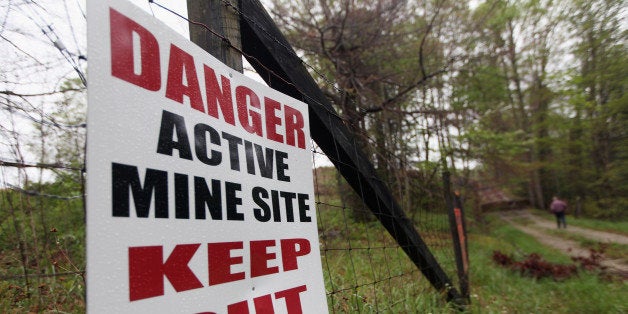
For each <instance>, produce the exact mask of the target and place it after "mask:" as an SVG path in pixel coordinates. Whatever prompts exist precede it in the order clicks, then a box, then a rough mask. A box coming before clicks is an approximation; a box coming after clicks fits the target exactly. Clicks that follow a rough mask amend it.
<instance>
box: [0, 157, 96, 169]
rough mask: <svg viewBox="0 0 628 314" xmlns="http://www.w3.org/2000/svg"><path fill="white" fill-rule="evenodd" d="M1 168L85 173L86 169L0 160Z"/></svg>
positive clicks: (57, 164) (59, 164) (56, 164)
mask: <svg viewBox="0 0 628 314" xmlns="http://www.w3.org/2000/svg"><path fill="white" fill-rule="evenodd" d="M0 167H15V168H41V169H63V170H76V171H84V170H85V168H84V167H80V168H79V167H74V166H70V165H64V164H61V163H55V164H47V163H38V162H22V161H18V160H13V161H9V160H1V159H0Z"/></svg>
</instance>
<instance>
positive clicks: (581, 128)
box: [0, 0, 628, 312]
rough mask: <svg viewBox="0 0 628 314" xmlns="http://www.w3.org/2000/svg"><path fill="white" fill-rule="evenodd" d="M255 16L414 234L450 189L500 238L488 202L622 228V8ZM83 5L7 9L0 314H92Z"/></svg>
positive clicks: (626, 188)
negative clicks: (565, 211)
mask: <svg viewBox="0 0 628 314" xmlns="http://www.w3.org/2000/svg"><path fill="white" fill-rule="evenodd" d="M131 2H134V3H135V4H137V5H138V6H142V7H143V8H144V9H146V11H147V12H148V13H149V14H152V15H153V16H156V18H157V19H160V18H161V19H163V20H164V21H165V22H166V23H170V22H168V21H171V20H168V19H166V18H163V16H166V15H168V14H170V13H169V12H164V11H165V10H163V6H160V5H156V4H155V3H157V4H158V3H160V2H163V3H166V2H167V1H148V2H147V1H140V0H136V1H131ZM153 2H154V3H153ZM223 2H226V0H223ZM262 3H263V4H264V6H265V7H266V10H267V11H268V12H269V14H270V15H271V17H272V18H273V20H274V21H275V23H276V24H277V25H278V26H279V28H280V29H281V31H282V32H283V34H284V35H285V36H286V37H287V39H288V40H289V41H290V44H291V45H292V47H293V49H294V50H295V52H296V53H297V54H298V55H299V56H300V57H301V58H302V60H303V64H304V65H305V67H306V68H307V69H308V71H309V72H310V74H311V75H312V77H313V78H314V79H315V80H316V82H317V84H318V85H319V87H320V88H321V90H322V91H323V92H324V94H325V96H326V97H327V98H328V99H329V100H330V102H331V103H332V104H333V106H334V108H335V110H336V112H337V115H338V116H339V117H340V118H341V119H342V121H343V123H344V125H346V126H347V127H348V129H349V130H350V132H351V135H352V136H353V140H354V141H356V142H357V145H358V147H359V148H361V149H362V151H363V152H364V153H365V154H366V156H367V157H368V159H369V161H370V162H371V163H372V165H373V167H374V169H375V170H376V172H377V174H378V176H379V178H380V179H381V181H382V182H384V183H385V184H386V186H387V187H388V189H390V190H391V192H392V194H393V195H394V197H395V198H396V200H397V202H398V203H399V204H401V205H402V207H403V208H404V210H405V211H406V214H407V215H408V216H409V217H410V218H411V219H412V220H413V221H415V222H417V225H420V219H421V217H423V216H422V215H424V213H425V212H428V213H429V212H433V211H434V208H439V207H444V206H445V205H444V203H445V201H444V200H443V188H444V187H443V182H442V181H443V180H444V177H443V175H442V173H444V172H447V173H451V180H452V181H451V182H452V185H453V187H454V189H455V190H459V191H461V194H462V195H463V199H464V205H465V208H466V209H467V210H468V212H469V213H470V216H469V219H470V220H471V221H470V225H471V228H472V230H474V228H478V229H475V231H478V230H480V231H483V232H485V231H486V229H485V227H482V225H483V224H485V223H486V221H488V222H489V223H486V226H489V225H490V226H493V227H494V225H495V223H494V222H493V219H494V217H493V218H491V217H492V216H490V215H491V213H487V212H486V211H485V210H483V208H484V207H483V206H482V205H483V202H484V201H483V196H482V191H485V190H490V189H498V190H500V191H501V192H503V193H504V194H507V195H508V196H509V199H510V200H517V204H523V205H518V206H524V207H530V208H535V209H539V210H542V211H545V212H547V210H549V204H550V202H551V200H552V197H553V196H559V197H561V198H563V199H565V200H566V201H567V202H568V204H569V208H570V210H573V212H570V214H574V215H577V216H579V217H582V218H584V219H592V220H600V221H607V222H613V221H614V222H623V221H626V218H628V211H627V209H628V198H627V195H628V136H627V132H628V128H626V125H628V95H627V88H628V49H627V47H626V43H627V42H628V21H627V18H628V7H627V6H626V4H625V2H624V1H622V0H590V1H583V0H524V1H515V0H485V1H479V0H478V1H449V0H420V1H407V0H300V1H288V0H273V1H262ZM60 4H61V5H60ZM85 6H86V4H85V1H69V0H63V1H48V0H42V1H26V0H25V1H21V2H17V1H11V0H2V1H0V21H1V23H0V24H1V25H0V52H2V55H3V59H2V61H0V62H1V63H2V72H1V73H0V263H1V264H2V265H3V267H2V271H1V273H0V299H1V300H2V301H0V309H5V310H7V311H9V310H12V311H15V312H19V311H22V310H24V309H27V308H30V310H32V311H35V312H38V311H47V310H50V311H52V310H53V309H56V310H59V309H61V308H62V309H64V311H67V312H82V311H84V310H85V298H84V289H85V277H84V270H85V210H86V208H85V184H86V181H87V180H88V178H89V173H86V172H85V156H86V142H87V141H88V140H89V139H87V138H86V133H87V132H86V130H87V128H88V127H89V121H87V116H86V115H87V114H86V112H87V108H88V106H89V104H88V103H87V93H88V92H89V90H88V88H87V86H88V85H89V81H88V79H87V74H88V72H89V62H88V60H89V55H87V49H86V42H87V41H88V40H89V39H87V38H86V23H87V18H86V15H85ZM164 6H166V7H168V8H171V9H173V10H178V11H180V12H185V6H183V5H182V4H174V3H169V4H168V5H164ZM170 15H172V14H170ZM241 18H247V17H246V16H242V17H241ZM177 19H178V20H176V19H175V21H177V22H175V23H170V24H171V25H172V27H174V28H177V29H178V30H179V31H180V32H186V31H187V30H188V28H189V27H190V28H191V27H194V25H193V23H192V22H189V24H188V21H184V20H182V19H181V18H177ZM180 29H183V31H181V30H180ZM244 71H245V73H246V74H247V75H248V74H250V75H251V76H254V75H256V74H255V73H253V72H254V71H253V70H252V69H251V68H250V67H247V66H246V65H245V69H244ZM312 155H313V156H314V157H313V160H314V165H313V170H314V172H315V176H317V175H319V174H317V173H324V176H323V177H320V180H321V181H325V183H324V184H323V183H321V184H320V186H318V185H317V186H316V193H317V194H318V193H320V194H318V196H319V197H321V198H323V199H325V200H327V197H329V198H330V199H329V200H327V201H328V202H329V203H330V204H341V205H337V206H340V207H342V208H345V207H346V208H352V209H354V210H353V211H352V212H351V217H350V220H351V221H350V223H345V225H346V224H349V225H351V226H353V224H356V226H364V225H369V224H371V223H373V220H374V219H373V217H372V216H371V215H370V213H368V211H364V210H359V209H360V208H364V206H363V204H362V202H361V200H360V198H359V192H358V193H353V192H351V191H350V187H349V186H348V185H347V184H346V183H344V181H343V180H342V178H341V177H340V176H339V175H337V174H330V172H329V171H330V170H328V166H330V165H331V164H330V163H329V162H328V161H326V160H325V156H322V157H318V156H319V155H321V154H320V152H319V151H317V150H316V148H315V149H314V151H313V153H312ZM317 169H318V170H317ZM321 169H322V170H321ZM317 171H322V172H317ZM321 176H322V175H321ZM317 180H318V179H317ZM331 190H333V191H331ZM330 191H331V192H330ZM321 195H323V196H321ZM329 195H331V196H329ZM332 198H333V200H332ZM335 198H338V200H335ZM323 205H326V204H323ZM334 206H336V205H334ZM321 207H324V206H321ZM334 215H335V214H334ZM333 217H336V216H333ZM487 217H488V218H487ZM334 219H336V218H334ZM338 219H340V218H338ZM496 228H499V227H496ZM323 229H325V228H324V227H323V228H321V227H319V230H323ZM328 229H329V228H328ZM332 229H333V228H332ZM622 230H623V229H622ZM332 231H333V232H336V231H335V229H334V230H332ZM500 232H502V231H500ZM504 232H506V231H504ZM622 232H624V231H622ZM483 236H485V235H484V234H483ZM482 239H483V240H486V239H485V238H482ZM491 243H492V242H491ZM475 245H477V244H475ZM491 245H492V244H491ZM478 281H480V280H478ZM496 293H499V292H496ZM328 297H329V296H328ZM485 301H486V299H485ZM480 303H481V302H480ZM526 310H532V311H534V309H528V308H526ZM339 311H342V310H339Z"/></svg>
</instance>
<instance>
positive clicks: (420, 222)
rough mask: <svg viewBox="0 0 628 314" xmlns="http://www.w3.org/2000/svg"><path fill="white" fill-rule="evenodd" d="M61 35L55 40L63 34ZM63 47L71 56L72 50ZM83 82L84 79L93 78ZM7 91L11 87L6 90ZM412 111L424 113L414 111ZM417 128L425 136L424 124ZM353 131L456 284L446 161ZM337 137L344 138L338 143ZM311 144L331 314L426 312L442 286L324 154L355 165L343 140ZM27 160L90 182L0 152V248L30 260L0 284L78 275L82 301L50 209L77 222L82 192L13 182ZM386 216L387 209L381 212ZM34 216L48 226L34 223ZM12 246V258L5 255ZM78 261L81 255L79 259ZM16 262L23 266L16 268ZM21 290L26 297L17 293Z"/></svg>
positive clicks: (73, 251)
mask: <svg viewBox="0 0 628 314" xmlns="http://www.w3.org/2000/svg"><path fill="white" fill-rule="evenodd" d="M148 2H149V4H150V9H151V11H152V10H153V6H157V7H159V8H160V9H163V10H165V11H167V12H170V13H172V14H173V15H174V16H177V17H178V18H180V19H182V20H185V21H187V22H188V23H189V24H190V27H192V26H194V27H200V28H202V29H204V30H206V31H207V32H209V33H210V34H212V36H216V37H217V38H219V39H220V40H222V41H223V42H224V43H226V44H227V45H229V46H230V47H231V48H232V49H235V50H236V51H237V52H238V53H240V54H242V55H243V56H244V57H246V58H247V60H249V61H252V62H256V63H258V65H259V66H260V67H262V68H264V69H265V70H266V71H267V73H268V75H269V76H272V77H274V78H275V79H278V80H280V81H281V82H282V83H284V84H287V85H289V86H291V87H293V88H294V89H296V90H297V91H299V92H300V94H301V95H302V97H303V99H301V100H302V101H305V102H308V103H314V104H316V105H318V106H320V107H321V108H325V110H326V111H327V118H328V119H329V120H330V121H332V122H340V123H342V124H343V125H346V126H349V127H351V128H352V129H354V130H358V129H360V128H359V127H358V125H356V124H355V121H353V120H351V119H347V118H345V117H343V116H342V115H341V114H339V113H338V112H336V111H334V110H328V109H326V108H327V107H326V106H325V105H323V104H321V103H319V102H317V101H316V99H313V98H312V97H310V96H308V95H307V93H305V92H303V91H302V89H301V88H300V87H299V86H296V85H295V84H293V83H292V82H289V81H287V80H285V79H284V78H283V77H282V76H281V75H279V74H277V73H275V72H274V71H272V70H271V69H269V68H268V67H267V66H265V65H264V64H263V63H262V62H261V61H259V60H258V59H257V58H256V57H255V56H251V55H249V54H246V53H245V52H244V51H242V49H240V48H237V47H234V46H233V45H232V44H231V42H230V41H229V40H228V39H227V38H225V37H224V36H222V35H220V34H219V33H218V32H216V31H215V30H212V29H211V28H210V27H209V26H207V25H205V24H203V23H200V22H198V21H190V20H189V19H188V18H187V17H185V16H183V15H181V14H180V13H177V12H176V11H175V10H173V9H171V8H168V7H166V6H164V5H162V4H160V3H159V2H157V1H153V0H148ZM223 3H224V5H225V6H228V7H230V8H231V9H233V10H234V12H236V13H237V14H238V15H239V16H240V18H241V19H246V20H247V21H249V22H250V25H253V27H257V28H259V29H260V30H261V31H262V32H263V33H265V34H266V36H268V37H269V38H270V39H271V40H273V41H275V42H276V43H277V44H279V45H281V46H282V47H283V48H284V49H285V51H286V52H287V53H288V54H291V55H294V56H297V54H296V52H295V51H294V49H292V47H290V46H285V45H284V44H283V42H282V41H281V40H279V39H277V38H274V37H273V36H272V34H271V33H270V32H269V31H268V30H265V29H263V27H262V26H261V25H259V24H258V23H256V22H255V20H254V19H252V18H251V17H249V16H247V15H245V14H243V12H242V11H240V10H239V9H238V8H237V7H235V6H233V5H232V4H231V3H230V2H228V1H225V0H223ZM64 4H65V2H64ZM65 5H67V4H65ZM55 36H56V34H55ZM55 38H56V39H58V37H55ZM55 38H52V39H51V40H53V39H55ZM59 51H60V52H61V53H62V54H64V57H66V54H65V53H64V51H62V50H61V49H60V50H59ZM66 52H67V53H68V55H69V51H66ZM299 59H301V58H299ZM70 63H71V62H70ZM301 63H302V64H303V65H304V66H305V67H306V68H307V69H309V70H310V71H311V72H312V73H314V75H316V76H317V77H318V78H319V79H320V80H321V81H323V82H325V84H327V85H328V86H329V87H331V88H332V89H333V90H334V91H335V92H337V93H339V94H347V91H345V90H343V89H342V88H341V87H340V84H337V82H335V81H334V80H333V79H330V78H328V77H327V76H326V75H324V73H323V72H322V71H321V70H320V69H317V68H316V67H314V66H312V65H310V64H308V63H307V62H305V61H304V60H301ZM72 67H73V68H74V69H76V67H77V65H76V64H72ZM77 72H78V73H79V74H81V75H80V76H81V79H84V77H83V76H82V72H80V71H78V70H77ZM84 84H85V85H86V84H87V82H84ZM9 96H11V95H8V96H7V97H9ZM353 105H354V106H355V107H356V108H358V107H359V106H358V105H357V103H355V100H353ZM365 114H366V113H365ZM27 118H29V119H30V120H32V121H33V122H35V123H38V124H44V125H47V126H49V127H58V128H62V129H73V128H85V124H77V125H69V124H62V123H57V122H55V120H53V119H48V121H45V120H37V119H36V118H33V117H32V116H28V117H27ZM412 119H417V118H416V116H414V115H413V116H412ZM416 134H417V136H418V134H419V132H416ZM354 135H356V136H357V137H358V138H354V139H353V141H354V142H353V144H354V147H356V148H358V147H366V148H368V151H373V152H375V153H376V154H379V155H378V156H379V157H380V158H381V159H382V160H385V162H386V163H387V165H377V166H378V167H380V168H379V169H377V168H376V169H377V170H381V171H384V168H388V169H390V170H391V172H394V173H392V174H391V175H390V176H389V177H388V178H386V177H384V176H381V171H380V176H374V177H371V178H370V179H372V180H377V181H378V182H379V183H381V184H382V185H385V186H387V187H388V188H389V190H390V191H393V194H394V195H395V196H396V202H397V203H399V204H400V206H401V207H402V208H403V209H404V211H405V215H406V217H407V219H409V220H410V221H411V222H412V224H413V225H414V226H415V227H416V229H417V230H418V231H419V233H420V235H421V236H422V237H423V239H424V241H425V242H426V244H427V245H428V247H429V249H430V250H431V251H432V253H433V254H434V255H435V257H436V258H437V260H438V261H439V262H440V264H441V266H442V267H443V269H444V270H445V272H446V274H447V275H448V276H449V277H450V278H451V279H453V280H454V284H456V280H455V275H454V274H455V273H456V270H455V259H454V256H453V245H452V239H451V235H450V233H449V228H450V226H449V222H448V218H447V208H445V201H444V200H443V192H442V182H440V181H439V180H438V178H439V176H438V172H439V171H441V170H442V169H441V168H439V167H434V168H433V169H430V170H429V171H423V170H420V169H418V168H417V167H416V165H415V164H413V163H412V162H411V161H412V160H420V158H419V157H418V155H419V154H420V153H421V152H418V151H417V152H414V153H412V154H409V155H407V156H400V155H399V152H398V151H392V150H387V151H382V150H381V149H378V148H377V140H376V139H374V138H373V137H372V135H371V134H368V133H366V132H361V133H357V132H356V133H355V134H354ZM335 142H336V143H337V141H335ZM312 147H313V149H312V153H311V155H312V164H313V172H314V182H313V184H314V188H315V204H316V211H317V212H316V215H317V222H318V229H319V237H320V244H321V245H320V254H321V258H322V265H323V273H324V280H325V288H326V293H327V299H328V305H329V309H330V312H333V313H346V312H377V313H379V312H393V313H412V312H421V310H422V309H424V308H427V307H430V306H432V304H431V303H433V302H435V301H434V299H435V298H432V297H430V296H431V295H433V294H434V292H435V290H434V289H433V288H432V287H431V286H430V283H429V282H428V281H427V280H426V279H425V278H424V277H423V274H422V272H421V271H420V270H419V269H418V268H417V267H416V265H415V264H414V263H413V262H412V261H411V260H410V259H409V258H408V256H407V255H406V253H405V252H404V248H403V247H402V246H400V244H398V243H397V242H396V241H395V238H398V234H397V233H400V231H399V230H392V231H391V232H390V233H389V232H388V231H387V230H386V229H385V228H384V227H383V226H382V224H381V223H379V222H378V221H377V220H376V219H375V216H374V215H373V213H372V210H375V211H379V212H380V213H381V212H382V209H381V208H377V206H379V204H364V202H363V201H361V200H363V199H365V196H366V195H365V193H366V192H365V191H364V190H362V189H358V190H357V191H353V190H352V189H351V187H350V186H349V184H348V183H347V182H346V181H345V179H344V178H342V176H341V175H340V174H339V173H338V171H337V169H335V168H334V167H332V166H330V164H329V162H327V161H326V160H330V161H331V162H332V163H335V164H337V165H342V166H343V167H352V166H351V165H349V164H346V163H344V161H343V160H341V159H340V158H339V153H338V152H340V148H338V147H336V149H335V151H336V152H337V155H336V156H334V155H329V154H325V153H324V152H322V151H321V150H320V148H318V147H317V145H316V143H312ZM362 166H364V165H356V166H355V167H353V169H354V170H355V171H359V169H360V168H361V167H362ZM27 168H28V169H31V168H32V169H47V170H54V171H58V172H60V174H61V175H64V176H67V177H68V178H69V179H68V180H69V181H68V182H71V180H76V182H78V184H77V185H75V190H74V191H75V192H83V191H84V186H83V185H84V183H83V182H82V181H80V179H77V178H76V177H72V176H73V175H74V176H76V173H77V172H81V174H82V171H84V168H83V165H79V166H75V165H67V164H60V163H37V162H24V161H23V160H21V159H17V158H14V159H12V158H2V160H0V169H2V175H3V177H4V178H3V182H5V184H4V185H3V186H1V187H0V194H1V195H0V205H1V207H2V214H3V215H4V217H1V218H0V220H1V221H0V222H1V223H0V236H1V237H2V240H3V243H13V247H11V248H8V247H3V248H2V252H3V255H7V257H6V259H5V260H7V259H10V260H11V263H12V264H14V265H19V264H23V265H29V267H28V269H27V268H26V267H23V268H22V272H21V273H16V272H15V271H13V272H7V271H5V270H3V271H2V272H0V284H1V282H2V281H4V282H8V281H11V282H16V281H17V282H20V281H21V282H22V283H23V284H24V285H25V286H26V290H29V289H31V290H32V287H31V288H29V286H32V285H33V284H34V283H35V284H37V285H40V286H41V285H42V284H43V285H44V286H46V287H52V284H51V283H50V282H46V281H45V280H47V279H50V278H53V279H54V278H57V279H61V278H67V277H72V276H74V277H76V276H78V277H79V278H80V280H78V281H73V282H71V284H68V286H70V290H69V291H67V294H66V296H67V297H68V298H70V297H72V298H75V299H78V300H82V301H78V302H84V297H83V295H82V290H81V289H83V288H80V287H81V285H82V287H84V278H83V276H84V268H85V265H84V248H85V239H84V238H73V237H72V236H69V235H67V234H64V233H63V230H57V229H56V227H55V221H52V222H50V221H49V219H50V217H59V216H58V214H59V213H60V212H63V213H64V214H67V213H68V211H69V212H70V213H71V214H72V215H75V216H76V217H73V218H72V220H73V221H74V222H75V223H77V224H80V223H84V212H83V206H84V204H83V202H84V195H58V194H56V193H54V192H50V191H44V190H38V189H37V186H36V185H34V186H31V187H23V186H17V185H10V184H7V183H6V182H7V179H6V177H5V176H6V171H7V170H8V169H17V171H20V173H21V174H20V175H21V176H22V175H26V172H25V171H26V169H27ZM64 192H67V191H64ZM41 199H48V200H49V203H47V206H50V208H46V209H45V210H41V209H38V208H37V207H36V206H34V205H33V204H37V203H38V202H40V200H41ZM369 206H371V208H369ZM46 215H49V216H46ZM382 216H386V215H385V214H382ZM393 218H399V217H394V216H392V215H387V216H386V217H384V218H383V219H393ZM33 224H35V225H37V224H41V225H40V226H36V227H32V226H33ZM83 226H84V225H83ZM44 233H47V236H46V237H48V236H49V235H51V234H52V235H53V236H52V237H51V238H52V239H54V240H53V241H49V242H46V241H42V239H44V238H46V237H43V236H42V234H44ZM29 241H30V242H29ZM5 246H6V245H5ZM35 246H40V247H39V248H37V252H38V256H36V257H35V258H34V259H28V257H26V256H25V250H28V249H31V248H35ZM6 252H8V254H7V253H6ZM9 254H10V256H8V255H9ZM75 261H80V262H78V263H75ZM7 269H8V268H7ZM12 269H13V270H15V269H19V267H18V268H12ZM63 280H65V279H63ZM15 298H16V299H19V298H20V296H16V297H15Z"/></svg>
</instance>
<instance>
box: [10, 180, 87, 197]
mask: <svg viewBox="0 0 628 314" xmlns="http://www.w3.org/2000/svg"><path fill="white" fill-rule="evenodd" d="M5 185H6V187H7V188H9V189H11V190H13V191H16V192H20V193H22V194H26V195H30V196H39V197H47V198H54V199H59V200H75V199H82V198H83V195H74V196H62V195H54V194H45V193H40V192H38V191H34V190H25V189H22V188H20V187H19V186H15V185H12V184H8V183H6V184H5Z"/></svg>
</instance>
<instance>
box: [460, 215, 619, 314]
mask: <svg viewBox="0 0 628 314" xmlns="http://www.w3.org/2000/svg"><path fill="white" fill-rule="evenodd" d="M494 250H499V251H501V252H503V253H505V254H512V255H514V256H515V257H517V258H521V257H523V256H525V255H527V254H530V253H538V254H541V255H542V256H543V258H544V259H546V260H548V261H551V262H554V263H570V259H569V258H568V257H567V256H565V255H563V254H561V253H559V252H556V251H554V250H552V249H548V248H545V247H543V246H541V245H540V244H539V243H538V242H537V241H536V240H535V239H534V238H532V237H530V236H528V235H526V234H524V233H522V232H520V231H518V230H516V229H514V228H512V227H510V226H507V225H503V226H500V227H497V228H495V229H494V231H493V232H491V233H490V234H488V235H478V234H472V235H470V239H469V253H470V260H471V271H470V272H471V278H470V281H471V289H472V291H471V293H472V298H471V301H472V303H471V308H470V312H472V313H626V312H627V311H628V285H627V284H626V283H625V282H624V283H622V282H619V281H606V280H604V279H602V278H601V277H600V276H598V275H597V274H595V273H588V272H583V271H580V272H579V274H578V276H576V277H572V278H569V279H566V280H563V281H555V280H553V279H548V278H544V279H538V280H537V279H533V278H528V277H522V276H520V275H519V274H518V273H516V272H514V271H512V270H509V269H506V268H502V267H500V266H497V265H496V264H495V263H494V262H493V261H492V259H491V254H492V252H493V251H494Z"/></svg>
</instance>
